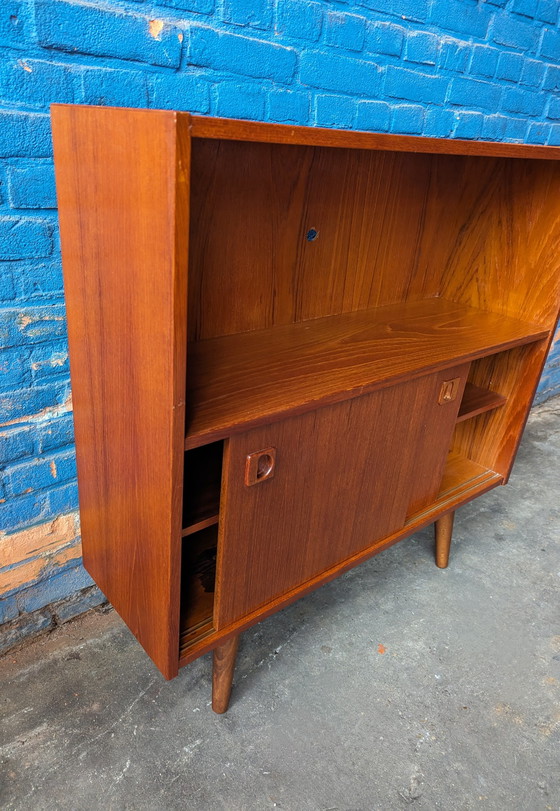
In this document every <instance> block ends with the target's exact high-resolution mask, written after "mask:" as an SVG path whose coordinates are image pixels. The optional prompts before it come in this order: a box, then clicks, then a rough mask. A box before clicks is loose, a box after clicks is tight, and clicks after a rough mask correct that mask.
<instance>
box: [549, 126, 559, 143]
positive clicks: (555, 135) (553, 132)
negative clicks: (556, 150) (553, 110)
mask: <svg viewBox="0 0 560 811" xmlns="http://www.w3.org/2000/svg"><path fill="white" fill-rule="evenodd" d="M548 143H549V144H550V146H560V124H552V125H551V127H550V135H549V137H548Z"/></svg>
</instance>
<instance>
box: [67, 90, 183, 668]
mask: <svg viewBox="0 0 560 811" xmlns="http://www.w3.org/2000/svg"><path fill="white" fill-rule="evenodd" d="M52 121H53V134H54V148H55V162H56V173H57V194H58V203H59V210H60V229H61V240H62V256H63V264H64V288H65V294H66V302H67V313H68V335H69V343H70V358H71V360H70V365H71V376H72V394H73V401H74V424H75V431H76V451H77V462H78V484H79V495H80V517H81V527H82V537H83V558H84V564H85V567H86V569H87V570H88V571H89V572H90V574H91V575H92V577H93V578H94V580H95V581H96V582H97V583H98V585H99V586H100V588H101V589H102V591H103V592H104V594H105V595H106V596H107V597H108V598H109V600H110V601H111V603H112V604H113V605H114V607H115V608H116V610H117V611H118V612H119V614H120V615H121V617H122V618H123V619H124V620H125V622H126V623H127V625H128V626H129V628H130V629H131V630H132V632H133V633H134V634H135V636H136V637H137V638H138V640H139V641H140V642H141V644H142V645H143V646H144V648H145V649H146V651H147V652H148V653H149V654H150V656H151V657H152V659H153V660H154V662H155V663H156V664H157V666H158V667H159V668H160V670H161V671H162V672H163V673H164V675H165V676H166V677H168V678H170V677H172V676H174V675H175V674H176V673H177V667H178V646H179V591H180V568H181V567H180V554H181V553H180V543H181V540H180V539H181V512H182V476H183V445H184V404H185V362H186V352H185V348H186V293H187V287H186V272H185V271H186V262H187V251H188V245H187V239H188V206H189V194H188V179H189V163H188V162H189V145H190V141H189V138H188V133H187V132H185V131H184V130H183V129H182V128H181V126H179V128H178V125H177V120H176V116H175V115H174V113H171V112H169V113H166V112H162V113H156V114H154V113H152V112H148V111H144V110H136V111H133V110H128V111H119V113H118V114H116V115H115V113H114V112H113V111H111V110H110V109H104V108H85V109H84V108H80V107H68V106H63V107H59V106H56V107H54V108H53V110H52ZM183 121H185V119H183Z"/></svg>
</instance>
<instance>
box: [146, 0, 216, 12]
mask: <svg viewBox="0 0 560 811" xmlns="http://www.w3.org/2000/svg"><path fill="white" fill-rule="evenodd" d="M140 2H143V0H140ZM158 5H160V6H170V7H171V8H179V9H181V10H183V11H197V12H198V13H199V14H210V12H211V11H213V10H214V0H158Z"/></svg>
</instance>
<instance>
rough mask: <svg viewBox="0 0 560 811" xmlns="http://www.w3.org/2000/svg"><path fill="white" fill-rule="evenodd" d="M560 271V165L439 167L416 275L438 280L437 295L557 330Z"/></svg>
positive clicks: (452, 163)
mask: <svg viewBox="0 0 560 811" xmlns="http://www.w3.org/2000/svg"><path fill="white" fill-rule="evenodd" d="M436 224H437V227H436ZM559 271H560V166H559V165H558V164H557V163H556V162H554V161H529V160H513V161H508V160H504V159H500V158H476V157H468V158H466V157H456V156H448V155H440V156H438V157H437V159H435V160H434V162H433V172H432V177H431V193H430V196H429V202H428V207H427V211H426V227H425V229H424V232H423V235H422V243H421V249H420V257H419V260H418V272H419V273H420V274H429V275H430V276H431V275H433V274H435V273H437V274H438V275H439V281H438V283H437V287H438V293H439V295H441V296H443V298H447V299H450V300H451V301H456V302H460V303H462V304H468V305H470V306H473V307H479V308H480V309H482V310H488V311H490V312H495V313H499V314H501V315H511V316H515V317H518V318H521V319H522V320H524V321H528V322H532V323H539V324H543V325H544V326H546V327H547V328H548V329H552V327H553V326H554V322H555V320H556V317H557V314H558V309H559V307H560V272H559ZM536 279H538V284H536V283H535V280H536Z"/></svg>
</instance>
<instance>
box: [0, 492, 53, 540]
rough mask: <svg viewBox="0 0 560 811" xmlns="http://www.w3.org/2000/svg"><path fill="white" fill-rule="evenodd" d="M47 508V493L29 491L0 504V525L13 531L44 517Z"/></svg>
mask: <svg viewBox="0 0 560 811" xmlns="http://www.w3.org/2000/svg"><path fill="white" fill-rule="evenodd" d="M48 510H49V496H48V493H44V492H41V493H30V494H29V495H27V496H20V497H19V498H14V499H10V500H9V501H6V502H4V503H3V504H0V527H2V529H3V530H4V531H5V532H14V531H16V530H18V529H23V528H24V527H26V526H30V525H31V524H34V523H38V522H40V521H41V520H42V519H44V518H45V519H46V517H47V515H48Z"/></svg>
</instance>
